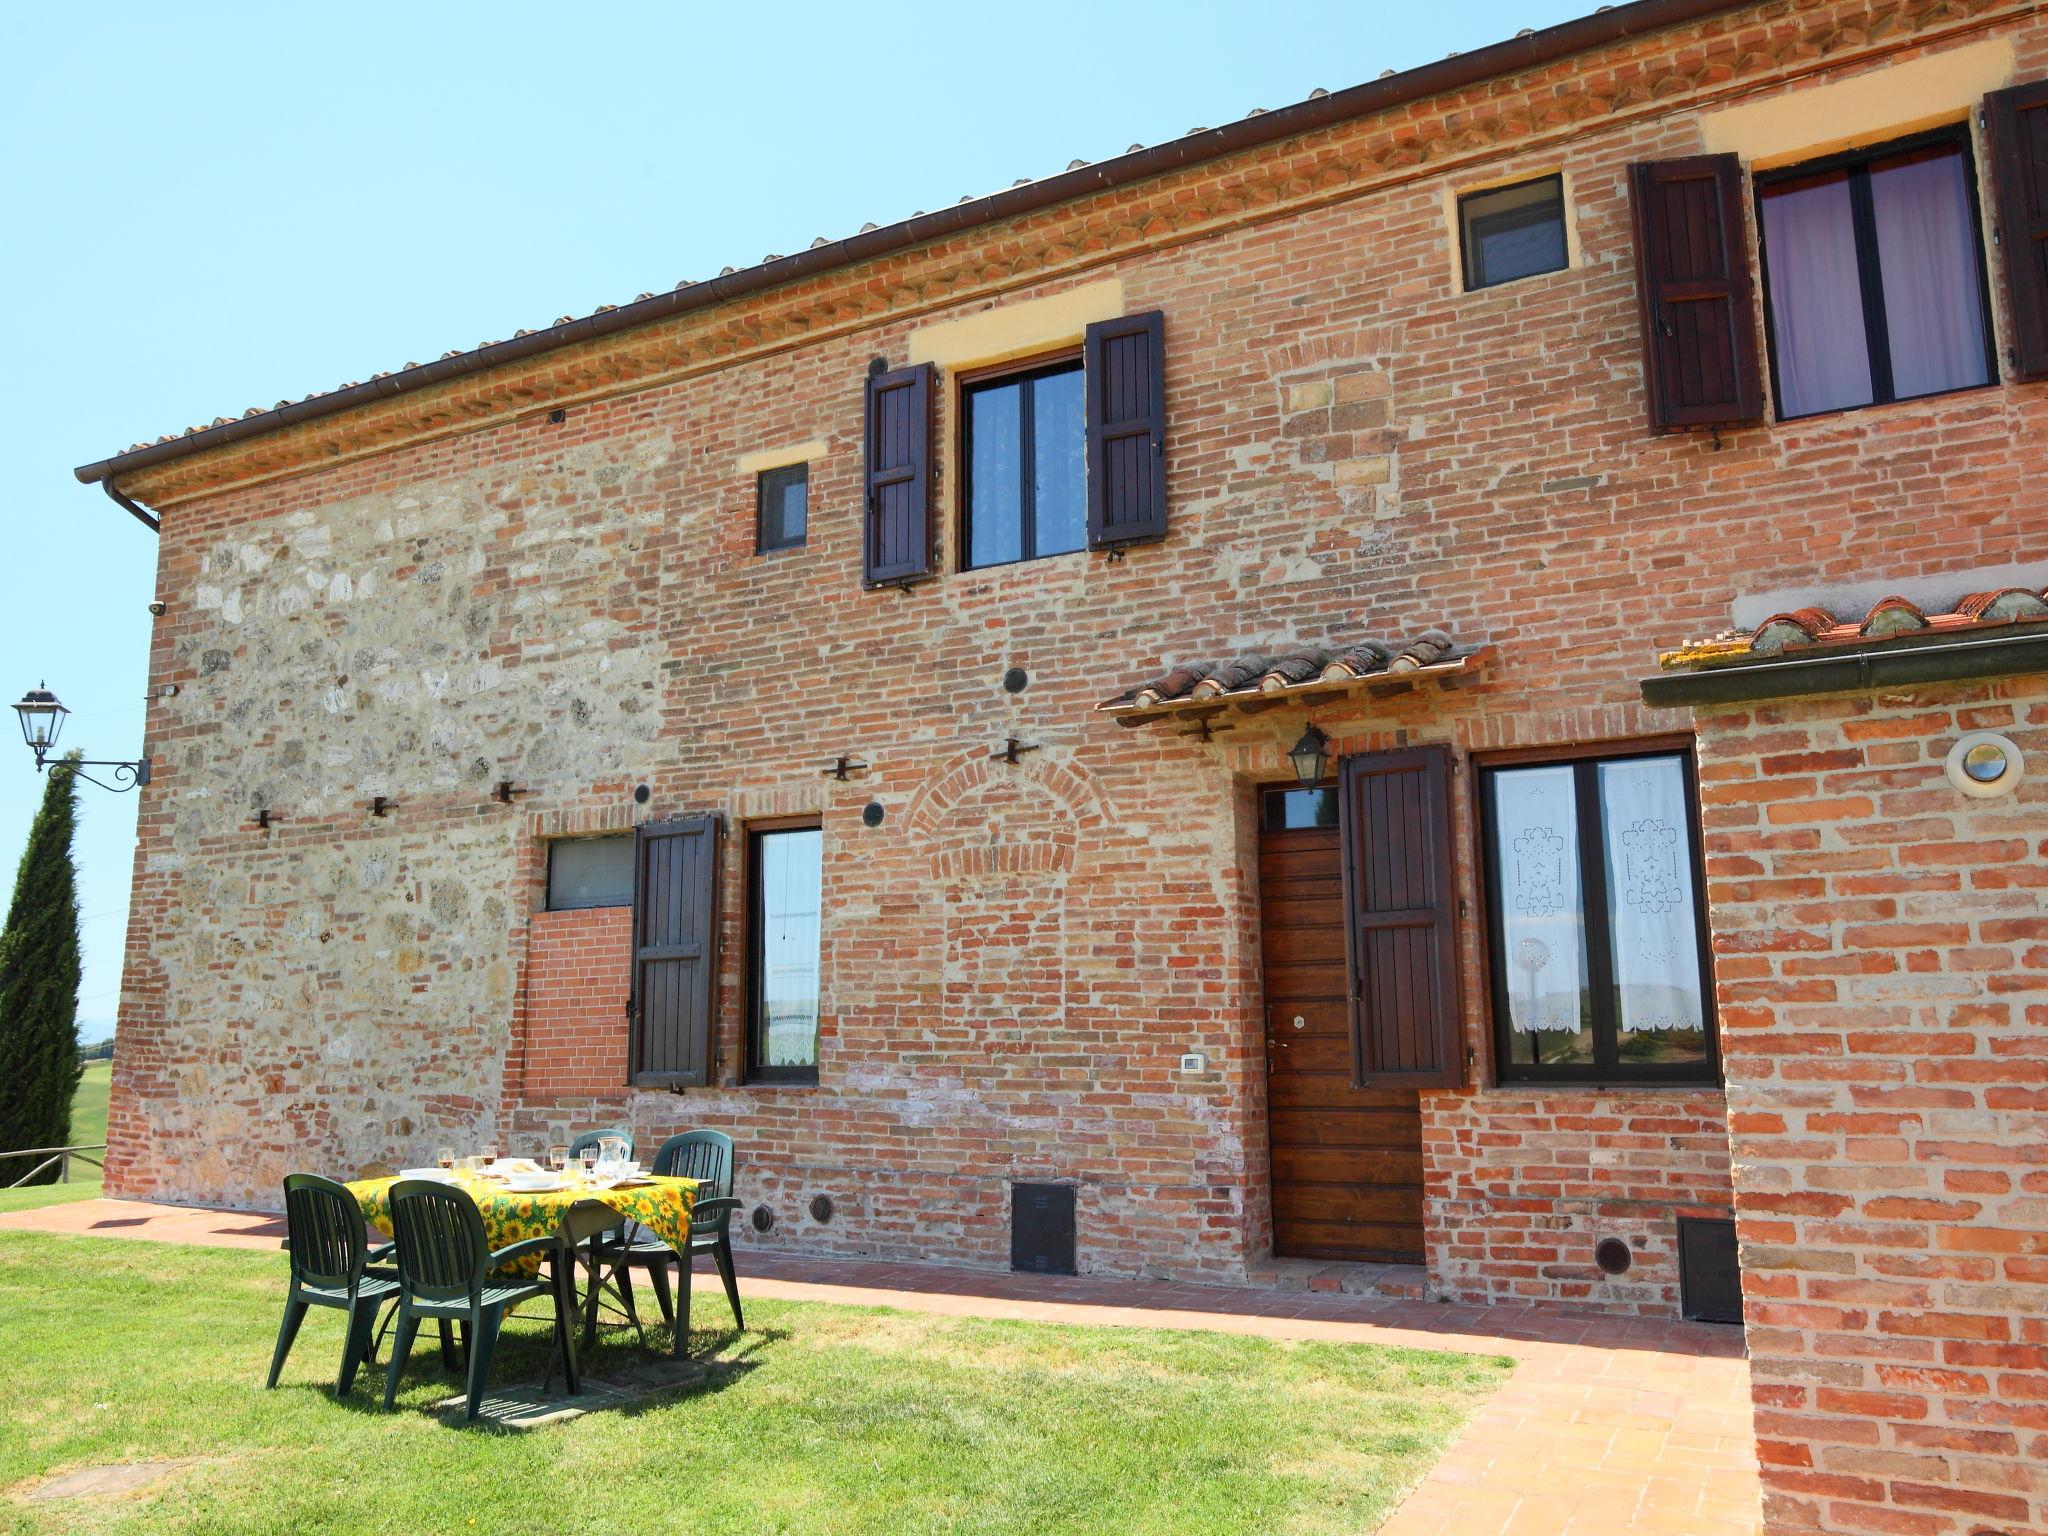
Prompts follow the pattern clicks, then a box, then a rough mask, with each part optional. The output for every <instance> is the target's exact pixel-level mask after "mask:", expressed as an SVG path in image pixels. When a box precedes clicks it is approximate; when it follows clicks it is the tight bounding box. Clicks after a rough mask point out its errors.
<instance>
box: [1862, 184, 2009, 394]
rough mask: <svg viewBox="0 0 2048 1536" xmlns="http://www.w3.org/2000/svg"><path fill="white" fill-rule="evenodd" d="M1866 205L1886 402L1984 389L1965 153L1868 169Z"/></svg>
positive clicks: (1979, 290) (1978, 278)
mask: <svg viewBox="0 0 2048 1536" xmlns="http://www.w3.org/2000/svg"><path fill="white" fill-rule="evenodd" d="M1870 201H1871V211H1872V212H1873V213H1874V214H1875V215H1876V222H1877V266H1878V273H1879V276H1880V278H1881V280H1882V284H1883V288H1884V318H1885V330H1886V332H1887V334H1888V335H1889V337H1890V341H1891V360H1892V392H1893V394H1895V395H1896V396H1897V397H1898V398H1899V399H1901V400H1906V399H1910V398H1911V397H1912V396H1914V395H1931V394H1937V393H1939V392H1940V391H1942V390H1946V389H1966V388H1968V387H1969V386H1971V385H1973V384H1988V383H1989V382H1990V381H1991V374H1990V368H1989V365H1988V363H1987V361H1986V357H1985V351H1984V288H1983V283H1984V269H1983V265H1982V264H1981V263H1980V262H1979V261H1978V259H1977V232H1976V229H1975V227H1974V225H1973V223H1972V220H1971V213H1970V184H1969V172H1968V170H1967V168H1966V166H1965V164H1964V161H1963V151H1962V146H1960V145H1957V144H1942V145H1937V146H1935V147H1934V148H1931V149H1920V150H1914V151H1912V152H1911V153H1908V154H1903V155H1894V156H1892V157H1891V158H1890V159H1887V160H1879V161H1876V162H1874V163H1873V164H1872V165H1871V168H1870Z"/></svg>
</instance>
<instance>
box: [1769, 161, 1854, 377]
mask: <svg viewBox="0 0 2048 1536" xmlns="http://www.w3.org/2000/svg"><path fill="white" fill-rule="evenodd" d="M1762 207H1763V224H1764V255H1765V263H1766V266H1767V269H1768V271H1767V279H1768V285H1769V290H1770V301H1771V346H1772V355H1773V359H1774V362H1775V366H1776V369H1777V380H1778V405H1779V409H1780V410H1781V411H1782V412H1783V413H1784V414H1785V415H1786V416H1810V415H1812V414H1814V413H1815V412H1817V411H1838V410H1842V409H1844V408H1846V407H1848V406H1852V405H1868V404H1870V403H1871V401H1872V400H1873V399H1875V398H1876V396H1875V393H1874V391H1873V390H1872V388H1871V382H1870V346H1869V341H1868V339H1867V338H1866V336H1865V334H1864V328H1863V288H1862V280H1861V278H1860V277H1859V276H1858V270H1859V269H1858V267H1857V262H1856V231H1855V227H1854V225H1853V223H1852V222H1851V218H1850V212H1849V173H1848V172H1847V171H1829V172H1827V173H1825V174H1824V175H1820V176H1808V177H1805V178H1802V179H1801V180H1799V181H1784V182H1779V183H1777V184H1776V185H1775V186H1769V187H1765V188H1764V189H1763V197H1762Z"/></svg>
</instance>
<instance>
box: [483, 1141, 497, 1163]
mask: <svg viewBox="0 0 2048 1536" xmlns="http://www.w3.org/2000/svg"><path fill="white" fill-rule="evenodd" d="M497 1160H498V1144H497V1143H496V1142H494V1141H487V1142H485V1143H484V1154H483V1159H482V1162H483V1166H484V1167H486V1168H488V1167H490V1166H491V1164H493V1163H495V1162H496V1161H497Z"/></svg>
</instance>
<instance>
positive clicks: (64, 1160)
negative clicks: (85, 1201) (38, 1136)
mask: <svg viewBox="0 0 2048 1536" xmlns="http://www.w3.org/2000/svg"><path fill="white" fill-rule="evenodd" d="M106 1150H107V1144H106V1143H105V1142H104V1141H88V1142H83V1143H81V1144H80V1145H78V1146H75V1147H26V1148H24V1149H23V1150H21V1151H19V1152H0V1161H5V1160H6V1159H8V1158H10V1157H40V1158H41V1159H42V1161H41V1162H40V1163H37V1164H36V1165H35V1167H33V1168H31V1169H29V1171H28V1172H27V1173H24V1174H23V1175H22V1176H21V1177H20V1178H18V1179H16V1180H14V1181H13V1182H12V1183H9V1184H0V1189H19V1188H20V1187H21V1186H22V1185H24V1184H26V1183H27V1182H28V1181H29V1180H30V1179H32V1178H34V1177H35V1176H36V1175H37V1174H39V1173H41V1172H42V1171H43V1170H44V1169H45V1168H48V1167H49V1166H50V1165H51V1164H52V1163H54V1164H56V1166H57V1182H58V1183H59V1184H69V1183H70V1182H71V1159H72V1158H74V1157H76V1158H77V1159H78V1160H79V1161H80V1162H81V1163H91V1164H92V1165H93V1167H95V1168H99V1169H104V1168H105V1167H106V1166H107V1165H106V1164H105V1163H104V1162H102V1161H101V1160H100V1159H99V1158H96V1157H87V1156H86V1155H85V1154H86V1153H88V1152H104V1151H106Z"/></svg>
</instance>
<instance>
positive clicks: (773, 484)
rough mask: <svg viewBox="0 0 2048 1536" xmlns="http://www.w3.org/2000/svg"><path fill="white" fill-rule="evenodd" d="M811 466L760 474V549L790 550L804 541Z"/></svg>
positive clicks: (791, 466)
mask: <svg viewBox="0 0 2048 1536" xmlns="http://www.w3.org/2000/svg"><path fill="white" fill-rule="evenodd" d="M810 489H811V467H810V465H808V464H789V465H785V466H783V467H782V468H781V469H769V470H763V471H762V473H761V548H762V549H764V550H769V549H790V548H793V547H795V546H796V545H798V544H801V543H803V541H804V532H805V526H806V524H807V522H808V520H809V518H808V511H809V504H810Z"/></svg>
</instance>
